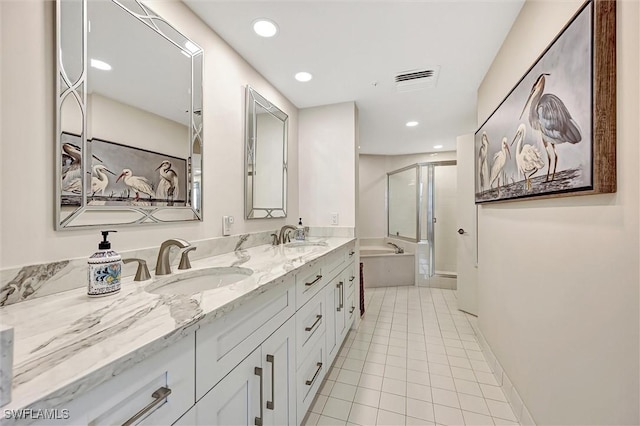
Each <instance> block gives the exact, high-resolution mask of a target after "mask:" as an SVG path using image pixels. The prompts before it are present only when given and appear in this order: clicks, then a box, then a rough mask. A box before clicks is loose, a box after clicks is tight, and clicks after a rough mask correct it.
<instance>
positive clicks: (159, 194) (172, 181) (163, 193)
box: [156, 160, 178, 200]
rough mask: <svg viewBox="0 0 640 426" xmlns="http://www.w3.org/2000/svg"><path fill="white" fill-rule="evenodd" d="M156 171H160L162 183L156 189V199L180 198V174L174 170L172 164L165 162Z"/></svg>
mask: <svg viewBox="0 0 640 426" xmlns="http://www.w3.org/2000/svg"><path fill="white" fill-rule="evenodd" d="M156 170H160V181H159V182H158V188H157V189H156V198H158V199H161V200H165V199H174V198H176V197H177V196H178V174H177V173H176V171H175V170H173V169H172V164H171V162H170V161H168V160H164V161H163V162H162V164H160V165H159V166H158V167H157V168H156Z"/></svg>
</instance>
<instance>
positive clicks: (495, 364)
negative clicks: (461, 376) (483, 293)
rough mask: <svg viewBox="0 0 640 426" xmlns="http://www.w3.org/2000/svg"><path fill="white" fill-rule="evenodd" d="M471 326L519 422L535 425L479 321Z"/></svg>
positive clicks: (526, 425)
mask: <svg viewBox="0 0 640 426" xmlns="http://www.w3.org/2000/svg"><path fill="white" fill-rule="evenodd" d="M471 326H472V327H473V330H474V331H475V333H476V336H477V337H478V343H479V344H480V348H481V349H482V353H483V354H484V357H485V359H486V360H487V364H489V368H491V371H492V372H493V375H494V377H495V378H496V381H497V382H498V384H499V385H500V387H502V392H504V396H505V397H506V398H507V401H508V402H509V405H511V409H512V410H513V414H515V416H516V418H517V419H518V422H519V423H520V424H521V425H525V426H535V424H536V423H535V421H534V420H533V417H532V416H531V413H529V410H528V409H527V407H526V406H525V405H524V402H522V398H520V394H519V393H518V391H517V390H516V388H515V386H513V384H512V382H511V380H510V379H509V376H508V375H507V373H506V372H505V371H504V369H503V368H502V365H500V362H499V361H498V359H497V358H496V356H495V355H494V354H493V351H492V350H491V347H490V346H489V343H487V340H486V339H485V338H484V336H483V335H482V332H481V331H480V328H479V327H478V324H477V322H475V321H473V322H472V323H471Z"/></svg>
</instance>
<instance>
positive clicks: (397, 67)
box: [183, 0, 524, 154]
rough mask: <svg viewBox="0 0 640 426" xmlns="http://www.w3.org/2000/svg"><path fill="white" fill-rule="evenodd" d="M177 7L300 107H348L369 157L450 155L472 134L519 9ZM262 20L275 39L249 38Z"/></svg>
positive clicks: (310, 4)
mask: <svg viewBox="0 0 640 426" xmlns="http://www.w3.org/2000/svg"><path fill="white" fill-rule="evenodd" d="M183 1H184V3H186V4H187V6H189V7H190V8H191V9H192V10H193V11H194V12H195V13H196V14H197V15H199V16H200V17H201V19H203V20H204V21H205V22H206V23H207V24H208V25H209V26H210V27H211V28H212V29H213V30H214V31H215V32H216V33H217V34H219V35H220V36H221V37H222V38H223V39H224V40H225V41H226V42H227V43H229V44H230V45H231V46H232V47H233V48H234V49H235V50H236V51H237V52H238V53H239V54H240V55H241V56H242V57H244V58H245V59H246V60H247V61H248V62H249V63H250V64H251V65H252V66H253V67H254V68H255V69H256V70H257V71H258V72H260V73H261V74H262V75H263V76H264V77H265V78H266V79H267V80H269V81H270V82H271V83H272V84H273V85H274V86H275V87H276V88H277V89H278V90H279V91H280V92H281V93H283V94H284V95H285V96H286V97H287V98H288V99H289V100H291V102H293V103H294V104H295V105H296V106H297V107H299V108H307V107H313V106H318V105H327V104H333V103H339V102H345V101H355V102H356V104H357V106H358V108H359V112H360V147H361V149H360V152H361V153H367V154H409V153H418V152H435V151H445V150H455V143H456V137H457V136H459V135H461V134H465V133H470V132H474V131H475V130H476V127H477V123H476V93H477V89H478V86H479V85H480V83H481V82H482V79H483V77H484V75H485V73H486V72H487V69H488V68H489V66H490V64H491V62H492V61H493V58H494V57H495V55H496V53H497V52H498V49H499V48H500V46H501V45H502V41H503V40H504V38H505V37H506V35H507V33H508V31H509V29H510V28H511V25H512V23H513V21H514V20H515V18H516V16H517V14H518V13H519V11H520V8H521V7H522V4H523V2H524V0H464V1H461V0H440V1H400V0H395V1H393V0H386V1H385V0H382V1H381V0H378V1H373V0H342V1H315V0H289V1H244V0H231V1H230V0H183ZM264 17H266V18H269V19H271V20H273V21H275V22H276V23H277V25H278V27H279V33H278V34H277V35H276V36H275V37H272V38H262V37H259V36H257V35H256V34H255V33H254V32H253V30H252V22H253V21H254V20H255V19H257V18H264ZM435 67H439V76H438V79H437V82H436V86H435V87H433V88H424V89H421V90H413V91H406V92H400V91H398V90H397V89H396V87H395V82H394V77H395V76H396V74H398V73H400V72H404V71H410V70H416V69H425V68H428V69H434V68H435ZM299 71H307V72H310V73H311V74H313V79H312V80H311V81H310V82H307V83H301V82H298V81H296V80H295V79H294V77H293V76H294V74H295V73H297V72H299ZM408 121H418V122H419V125H418V126H416V127H406V126H405V123H406V122H408ZM434 145H442V146H443V147H442V148H439V149H435V148H434Z"/></svg>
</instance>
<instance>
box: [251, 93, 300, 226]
mask: <svg viewBox="0 0 640 426" xmlns="http://www.w3.org/2000/svg"><path fill="white" fill-rule="evenodd" d="M288 119H289V116H288V115H287V114H285V113H284V112H283V111H282V110H281V109H280V108H278V107H277V106H275V105H273V104H272V103H271V102H269V101H268V100H266V99H265V98H264V97H263V96H262V95H260V94H259V93H258V92H256V91H255V90H254V89H253V88H252V87H251V86H247V95H246V117H245V170H244V174H245V188H244V193H245V204H244V206H245V207H244V212H245V217H246V218H247V219H276V218H283V217H287V132H288Z"/></svg>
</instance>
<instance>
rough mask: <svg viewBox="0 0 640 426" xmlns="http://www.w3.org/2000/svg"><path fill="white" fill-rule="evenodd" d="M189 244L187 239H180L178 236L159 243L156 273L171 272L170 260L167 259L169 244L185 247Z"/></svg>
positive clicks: (166, 273) (167, 273)
mask: <svg viewBox="0 0 640 426" xmlns="http://www.w3.org/2000/svg"><path fill="white" fill-rule="evenodd" d="M190 245H191V244H189V242H188V241H185V240H181V239H180V238H172V239H170V240H167V241H165V242H164V243H162V244H161V245H160V251H158V260H157V261H156V275H169V274H170V273H171V262H170V261H169V251H170V249H171V246H177V247H180V248H187V247H189V246H190Z"/></svg>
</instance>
